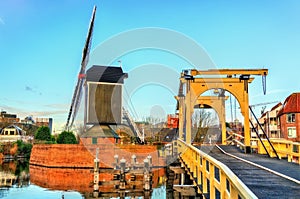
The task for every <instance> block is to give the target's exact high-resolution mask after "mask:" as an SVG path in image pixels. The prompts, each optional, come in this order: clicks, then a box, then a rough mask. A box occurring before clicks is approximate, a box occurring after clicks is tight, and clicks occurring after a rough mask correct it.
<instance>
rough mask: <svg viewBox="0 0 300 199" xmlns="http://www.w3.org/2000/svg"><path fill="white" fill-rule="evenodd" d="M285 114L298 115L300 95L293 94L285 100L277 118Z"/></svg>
mask: <svg viewBox="0 0 300 199" xmlns="http://www.w3.org/2000/svg"><path fill="white" fill-rule="evenodd" d="M287 113H300V93H293V94H291V95H290V96H288V97H287V98H286V99H285V101H284V103H283V106H282V109H281V110H280V111H279V112H278V116H280V115H283V114H287Z"/></svg>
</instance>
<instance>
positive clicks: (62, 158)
mask: <svg viewBox="0 0 300 199" xmlns="http://www.w3.org/2000/svg"><path fill="white" fill-rule="evenodd" d="M97 148H98V149H99V154H98V158H99V160H100V168H113V165H114V162H115V160H114V156H115V155H118V156H119V161H120V159H121V158H125V159H126V160H127V162H128V163H129V164H130V162H131V156H132V155H136V157H137V162H138V163H139V164H142V163H143V160H144V159H145V158H146V157H147V156H148V155H150V156H151V157H152V164H153V166H156V167H162V166H165V158H164V157H160V155H159V153H158V151H157V149H156V146H152V145H110V144H101V145H99V144H98V145H84V144H82V143H80V144H36V145H34V146H33V148H32V152H31V157H30V164H32V165H38V166H44V167H49V168H51V167H57V168H93V166H94V159H95V157H96V149H97Z"/></svg>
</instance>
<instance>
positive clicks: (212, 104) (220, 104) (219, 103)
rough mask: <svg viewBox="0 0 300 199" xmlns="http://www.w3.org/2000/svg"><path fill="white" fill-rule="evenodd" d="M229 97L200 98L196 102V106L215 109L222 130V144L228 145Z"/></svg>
mask: <svg viewBox="0 0 300 199" xmlns="http://www.w3.org/2000/svg"><path fill="white" fill-rule="evenodd" d="M227 99H228V96H200V97H198V99H197V101H196V105H195V106H197V105H199V107H201V106H203V108H213V109H214V110H215V111H216V112H217V114H218V116H219V121H220V124H221V129H222V144H226V117H225V100H227Z"/></svg>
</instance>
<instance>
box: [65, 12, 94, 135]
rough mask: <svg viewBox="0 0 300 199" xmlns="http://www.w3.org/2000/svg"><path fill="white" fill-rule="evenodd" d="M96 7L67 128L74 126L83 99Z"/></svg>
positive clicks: (83, 52)
mask: <svg viewBox="0 0 300 199" xmlns="http://www.w3.org/2000/svg"><path fill="white" fill-rule="evenodd" d="M96 9H97V7H96V6H94V9H93V13H92V17H91V21H90V25H89V29H88V34H87V38H86V41H85V45H84V48H83V51H82V59H81V67H80V71H79V75H78V81H77V84H76V87H75V91H74V94H73V98H72V103H71V107H70V110H69V114H68V118H67V123H66V127H65V128H66V129H70V128H71V127H72V126H73V123H74V120H75V118H76V115H77V112H78V108H79V104H80V101H81V93H82V88H83V84H84V80H85V69H86V66H87V64H88V61H89V53H90V48H91V43H92V34H93V29H94V20H95V14H96Z"/></svg>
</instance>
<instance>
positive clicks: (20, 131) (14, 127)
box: [0, 125, 26, 135]
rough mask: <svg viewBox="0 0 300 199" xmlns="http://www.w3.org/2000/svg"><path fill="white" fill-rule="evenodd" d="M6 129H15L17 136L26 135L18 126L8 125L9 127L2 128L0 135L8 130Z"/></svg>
mask: <svg viewBox="0 0 300 199" xmlns="http://www.w3.org/2000/svg"><path fill="white" fill-rule="evenodd" d="M8 129H16V130H17V132H18V134H19V135H23V134H26V132H25V131H24V130H23V129H21V128H20V127H18V126H16V125H9V126H7V127H5V128H3V129H2V130H1V131H0V134H2V133H3V132H4V131H5V130H8Z"/></svg>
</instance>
